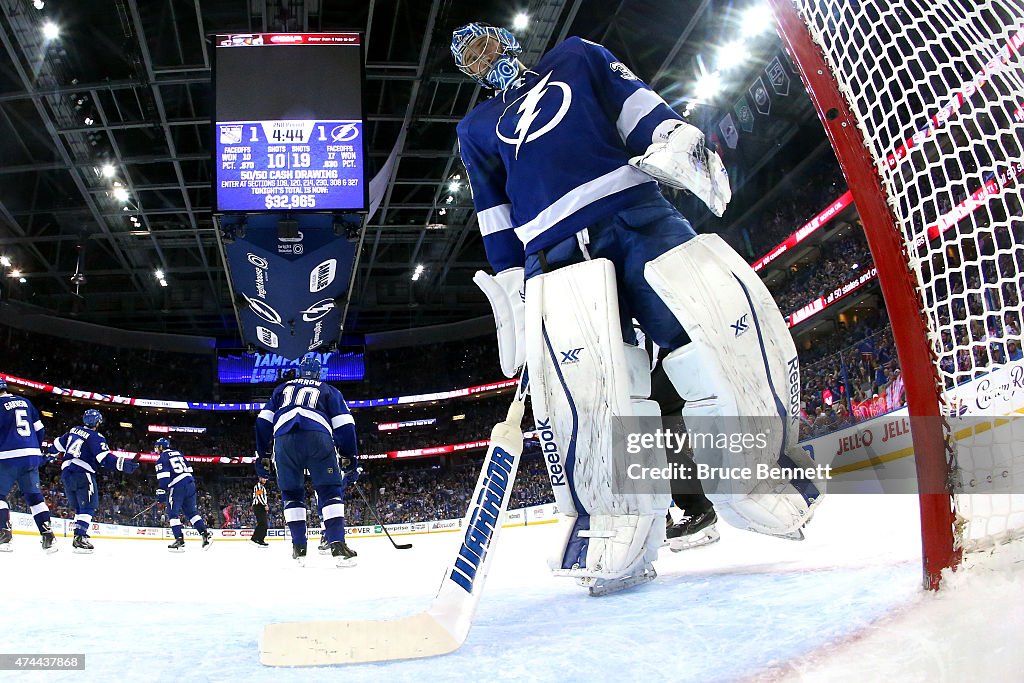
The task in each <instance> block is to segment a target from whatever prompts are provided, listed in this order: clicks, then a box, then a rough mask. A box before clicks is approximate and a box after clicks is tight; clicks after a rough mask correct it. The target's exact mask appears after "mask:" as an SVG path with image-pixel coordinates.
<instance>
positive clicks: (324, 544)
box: [316, 536, 331, 555]
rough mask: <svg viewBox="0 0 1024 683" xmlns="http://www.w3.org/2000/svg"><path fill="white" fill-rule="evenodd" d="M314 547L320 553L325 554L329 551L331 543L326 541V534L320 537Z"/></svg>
mask: <svg viewBox="0 0 1024 683" xmlns="http://www.w3.org/2000/svg"><path fill="white" fill-rule="evenodd" d="M316 549H317V550H318V551H320V554H321V555H326V554H327V553H329V552H331V544H330V543H328V542H327V537H326V536H321V537H320V545H318V546H317V548H316Z"/></svg>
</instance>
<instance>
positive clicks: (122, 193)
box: [113, 187, 131, 202]
mask: <svg viewBox="0 0 1024 683" xmlns="http://www.w3.org/2000/svg"><path fill="white" fill-rule="evenodd" d="M113 194H114V199H116V200H117V201H119V202H126V201H128V198H129V197H131V195H130V194H128V190H126V189H124V188H123V187H115V188H114V193H113Z"/></svg>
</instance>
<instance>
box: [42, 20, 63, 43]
mask: <svg viewBox="0 0 1024 683" xmlns="http://www.w3.org/2000/svg"><path fill="white" fill-rule="evenodd" d="M59 37H60V26H57V24H55V23H53V22H52V21H47V22H45V23H44V24H43V38H45V39H46V40H56V39H57V38H59Z"/></svg>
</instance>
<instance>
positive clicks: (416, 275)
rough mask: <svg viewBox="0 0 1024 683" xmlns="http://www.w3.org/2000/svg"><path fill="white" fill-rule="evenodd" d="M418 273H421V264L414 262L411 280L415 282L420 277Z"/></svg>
mask: <svg viewBox="0 0 1024 683" xmlns="http://www.w3.org/2000/svg"><path fill="white" fill-rule="evenodd" d="M420 275H423V264H421V263H420V264H416V270H414V271H413V273H412V281H413V282H416V281H417V280H419V279H420Z"/></svg>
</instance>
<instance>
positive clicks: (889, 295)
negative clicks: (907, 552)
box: [769, 0, 1024, 589]
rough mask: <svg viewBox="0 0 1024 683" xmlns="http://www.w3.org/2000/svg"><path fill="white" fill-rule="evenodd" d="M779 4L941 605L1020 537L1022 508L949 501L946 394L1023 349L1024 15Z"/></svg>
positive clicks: (971, 4)
mask: <svg viewBox="0 0 1024 683" xmlns="http://www.w3.org/2000/svg"><path fill="white" fill-rule="evenodd" d="M769 2H770V4H771V5H772V8H773V10H774V12H775V16H776V19H777V21H778V25H779V29H780V34H781V36H782V39H783V42H784V43H785V45H786V47H787V48H788V50H789V53H790V56H791V57H792V58H793V61H794V62H795V63H796V65H797V67H798V70H799V71H800V73H801V77H802V79H803V81H804V84H805V85H806V87H807V90H808V92H809V93H810V95H811V99H812V101H813V102H814V106H815V108H816V109H817V111H818V114H819V116H820V118H821V120H822V123H823V124H824V126H825V129H826V132H827V134H828V136H829V139H830V140H831V142H832V146H833V147H834V149H835V151H836V156H837V158H838V159H839V162H840V165H841V166H842V169H843V172H844V173H845V175H846V178H847V181H848V183H849V186H850V190H851V191H852V193H853V197H854V201H855V202H856V204H857V209H858V211H859V213H860V216H861V219H862V221H863V224H864V230H865V233H866V236H867V240H868V245H869V247H870V249H871V253H872V255H873V257H874V260H875V265H876V266H877V268H878V278H879V282H880V284H881V288H882V294H883V296H884V298H885V304H886V308H887V310H888V312H889V318H890V320H891V323H892V329H893V337H894V341H895V343H896V349H897V353H898V355H899V360H900V366H901V368H902V374H903V379H904V383H905V389H906V396H907V403H908V409H909V413H910V422H911V431H912V438H913V445H914V455H915V462H916V468H917V476H918V488H919V490H920V491H921V492H922V493H921V494H920V510H921V536H922V547H923V564H924V583H925V586H926V587H927V588H932V589H936V588H938V587H939V581H940V578H941V572H942V570H943V569H945V568H947V567H949V568H954V569H955V568H956V567H957V566H958V564H959V563H960V560H961V553H962V552H963V551H964V550H965V549H966V550H971V549H972V548H974V547H982V546H984V545H985V544H989V545H990V544H991V543H994V542H997V541H1001V540H1006V539H1008V538H1011V537H1013V536H1015V535H1019V534H1020V533H1021V531H1022V529H1021V528H1020V527H1018V526H1017V525H1020V524H1021V522H1020V518H1021V517H1022V516H1024V504H1022V502H1021V498H1024V497H1022V496H1019V495H1006V496H1005V497H1004V498H1000V500H999V501H995V500H994V497H993V499H992V500H987V501H986V500H980V499H981V498H982V497H981V496H977V495H970V496H968V495H961V494H959V493H957V492H956V491H954V482H956V481H958V477H963V475H964V472H962V471H960V465H959V463H958V461H957V453H956V447H955V441H954V440H953V438H952V435H951V434H950V427H949V424H948V422H947V421H946V420H945V419H944V416H945V415H946V414H947V411H948V410H949V406H948V405H947V402H946V398H947V397H945V396H944V392H945V391H948V390H949V389H952V388H954V387H957V386H958V385H961V384H963V383H964V382H966V381H968V380H971V379H976V378H978V377H980V376H982V375H984V374H985V373H986V372H992V371H994V370H996V369H998V368H999V367H1001V366H1005V365H1006V364H1008V362H1009V360H1008V358H1009V355H1008V351H1007V349H1008V348H1009V347H1008V342H1009V341H1011V340H1015V341H1016V343H1017V344H1019V343H1020V329H1021V327H1020V325H1021V295H1020V289H1021V275H1020V273H1021V266H1022V263H1024V239H1022V235H1021V233H1022V230H1024V225H1022V219H1021V206H1022V197H1021V184H1020V182H1018V180H1019V179H1018V178H1017V176H1018V175H1019V174H1021V173H1022V171H1024V168H1022V163H1024V148H1022V140H1024V77H1022V68H1021V57H1022V54H1021V53H1022V51H1024V40H1022V38H1024V0H859V1H858V2H847V1H846V0H769ZM1016 450H1017V451H1018V452H1017V453H1013V454H1012V455H1011V458H1013V460H1014V462H1012V463H1011V466H1012V467H1013V468H1014V469H1016V471H1015V472H1009V476H1011V477H1013V479H1014V481H1016V482H1019V481H1020V479H1021V477H1022V472H1021V464H1020V459H1021V458H1022V457H1024V453H1021V452H1020V450H1021V449H1019V448H1017V449H1016ZM1011 485H1012V484H1011ZM1017 485H1018V486H1019V483H1017ZM943 491H945V492H947V493H940V492H943ZM1000 495H1001V494H1000ZM986 505H987V506H988V509H979V507H981V508H983V507H985V506H986ZM972 506H973V507H974V509H971V507H972Z"/></svg>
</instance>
